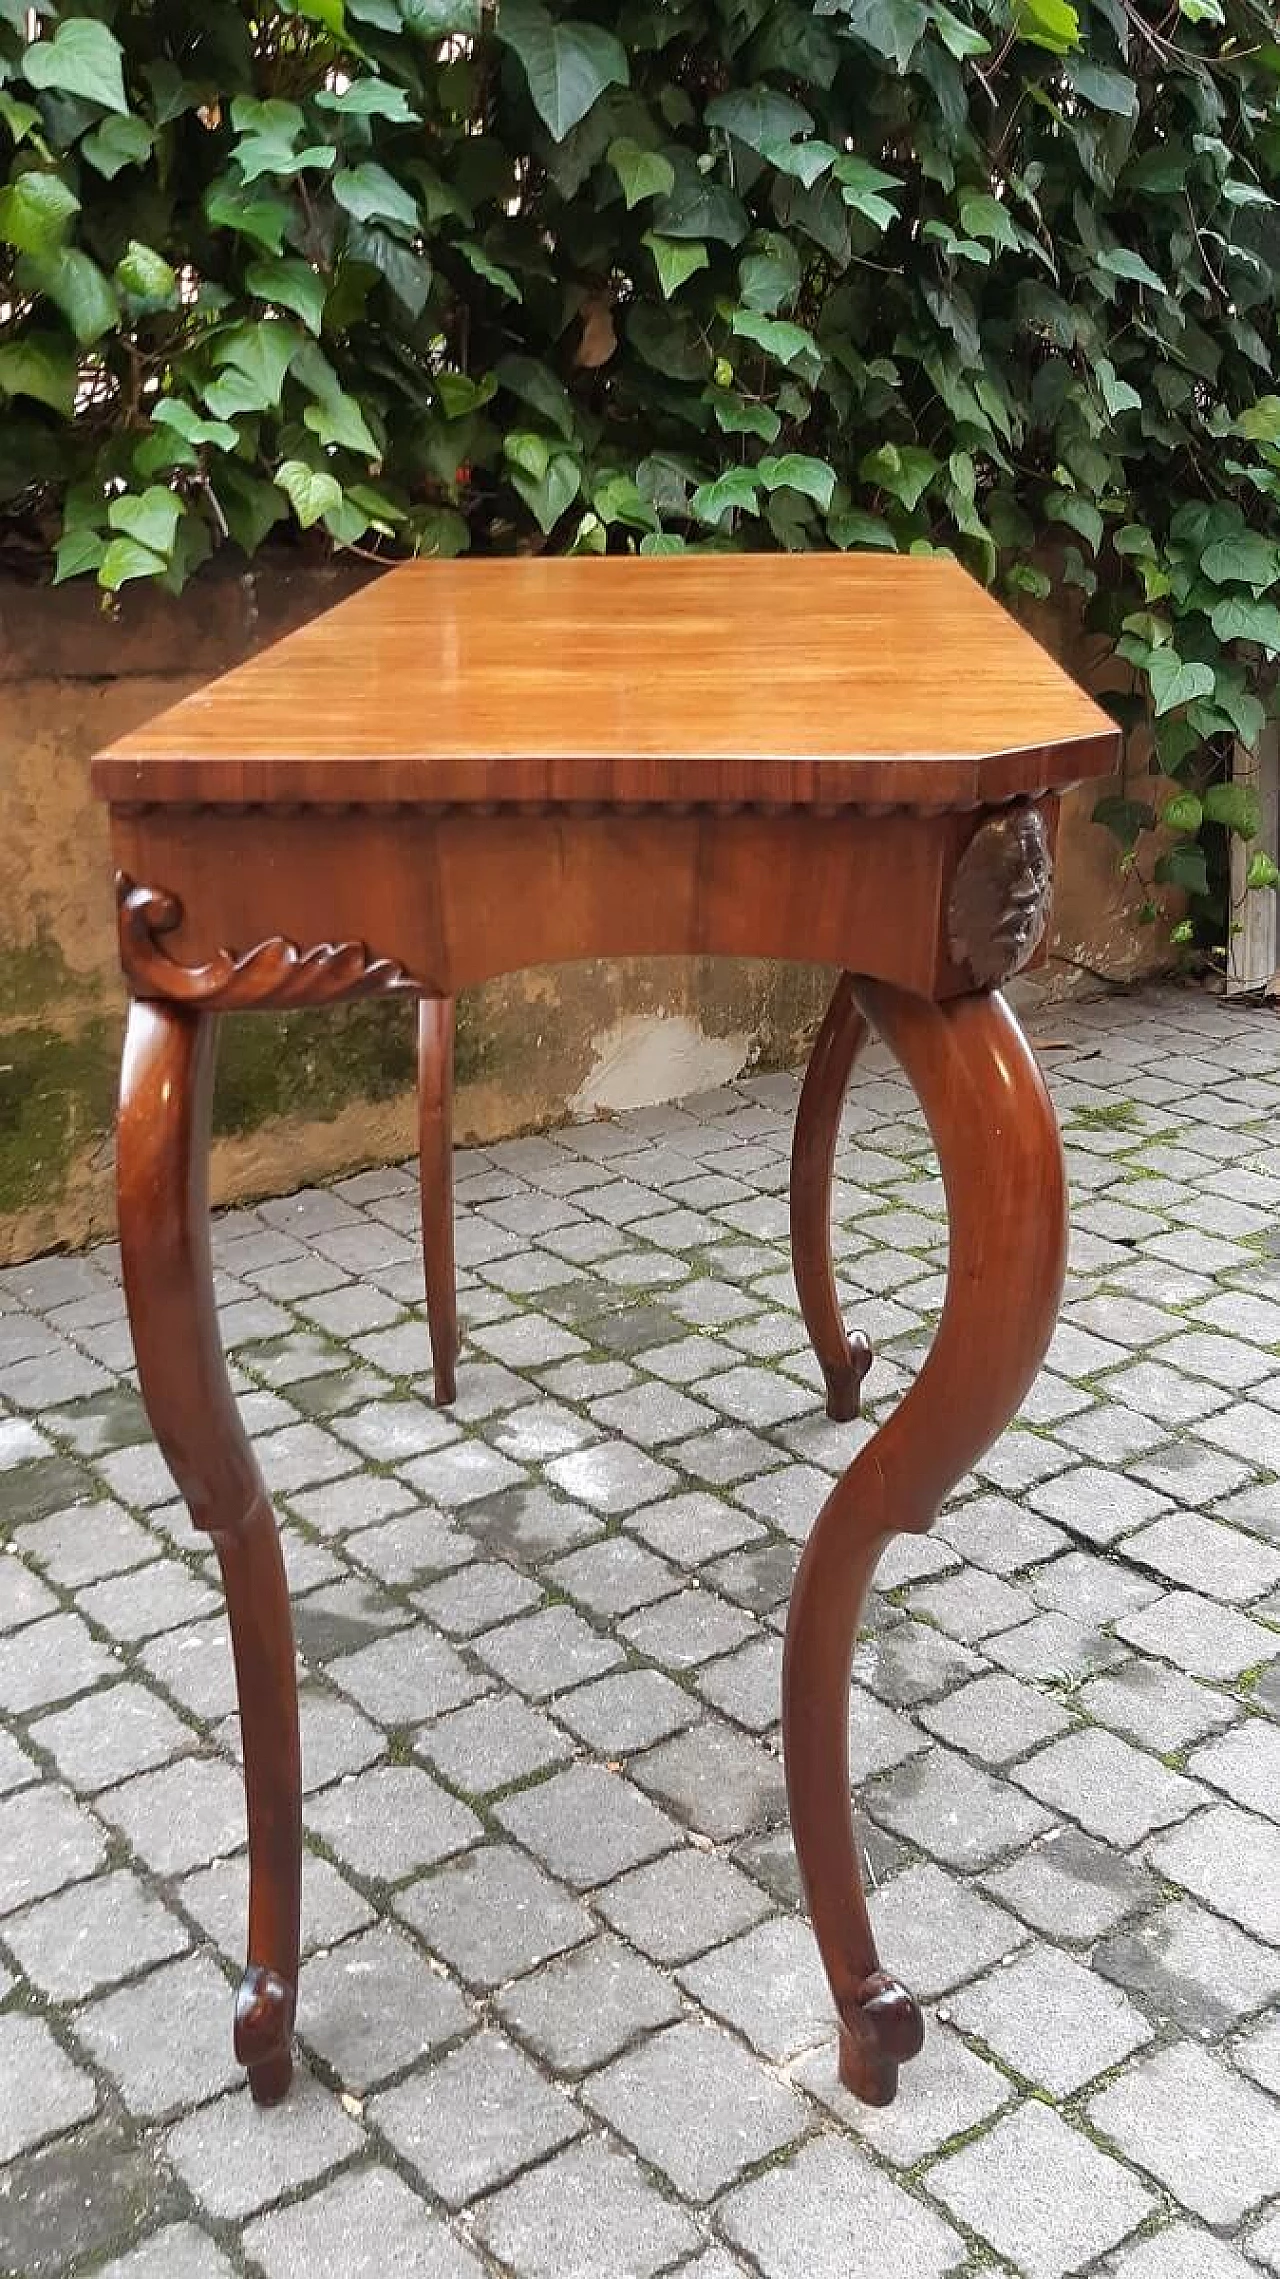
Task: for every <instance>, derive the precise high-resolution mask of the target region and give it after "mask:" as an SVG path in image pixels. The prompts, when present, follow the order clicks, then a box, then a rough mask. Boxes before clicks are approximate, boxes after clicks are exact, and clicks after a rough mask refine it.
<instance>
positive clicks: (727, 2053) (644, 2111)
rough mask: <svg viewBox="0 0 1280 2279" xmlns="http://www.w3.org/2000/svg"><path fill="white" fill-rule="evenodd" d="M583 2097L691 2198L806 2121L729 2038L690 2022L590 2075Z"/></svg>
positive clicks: (721, 2183)
mask: <svg viewBox="0 0 1280 2279" xmlns="http://www.w3.org/2000/svg"><path fill="white" fill-rule="evenodd" d="M585 2097H586V2101H587V2103H588V2105H590V2107H591V2108H592V2110H593V2111H594V2112H597V2113H599V2114H600V2115H601V2116H602V2118H603V2119H605V2120H606V2121H609V2122H610V2123H611V2124H612V2126H613V2127H614V2128H615V2129H616V2130H617V2131H618V2134H619V2135H620V2136H622V2137H623V2138H625V2139H626V2140H627V2141H629V2142H630V2143H631V2144H632V2145H634V2146H635V2148H636V2150H637V2151H638V2152H639V2153H640V2155H641V2157H642V2158H643V2159H644V2160H646V2161H647V2162H648V2164H649V2165H650V2167H654V2168H658V2169H660V2170H661V2171H662V2173H663V2175H664V2176H666V2177H668V2178H669V2179H670V2181H671V2183H673V2184H674V2185H675V2187H676V2189H677V2191H678V2192H680V2193H681V2194H682V2195H683V2196H684V2197H685V2198H686V2199H691V2200H694V2201H698V2202H702V2201H706V2200H709V2199H710V2198H712V2196H713V2195H714V2194H715V2193H717V2192H720V2191H722V2190H723V2189H724V2187H725V2186H726V2185H727V2184H730V2183H732V2182H733V2181H734V2180H735V2178H737V2177H738V2176H740V2175H741V2174H742V2171H743V2169H744V2168H747V2167H750V2166H752V2165H754V2164H755V2163H756V2162H757V2161H759V2160H763V2159H765V2158H767V2157H768V2156H770V2155H772V2154H775V2153H777V2152H779V2151H781V2150H782V2149H783V2148H784V2147H785V2146H786V2145H788V2144H791V2143H794V2141H795V2139H796V2138H797V2137H799V2136H802V2135H804V2134H806V2133H807V2129H808V2125H809V2121H808V2115H807V2113H806V2108H805V2107H804V2105H803V2104H802V2102H801V2100H800V2099H799V2098H798V2097H797V2096H796V2095H795V2092H794V2091H793V2090H791V2089H789V2088H787V2087H786V2086H785V2085H784V2084H783V2083H782V2082H781V2081H779V2080H778V2078H777V2077H776V2075H775V2074H773V2073H771V2072H769V2071H768V2070H767V2069H766V2068H765V2067H764V2066H763V2065H761V2064H760V2063H759V2061H758V2060H757V2059H755V2058H752V2057H750V2056H748V2054H747V2052H746V2051H745V2050H744V2049H743V2048H742V2046H741V2044H740V2043H739V2042H736V2041H735V2040H734V2039H733V2038H732V2036H730V2035H729V2034H726V2033H725V2032H723V2031H722V2029H720V2028H719V2027H715V2026H707V2025H703V2024H698V2023H696V2022H695V2021H694V2020H692V2019H690V2020H688V2021H687V2022H686V2023H685V2024H683V2025H678V2026H672V2027H670V2028H669V2029H668V2031H667V2032H665V2033H661V2034H657V2035H655V2036H654V2037H653V2038H652V2039H650V2040H649V2041H647V2042H645V2043H644V2044H643V2045H642V2047H641V2048H639V2049H638V2050H634V2051H632V2052H630V2053H629V2054H628V2055H627V2056H625V2057H622V2058H619V2059H618V2060H617V2061H616V2062H615V2063H614V2064H612V2065H610V2066H608V2067H606V2068H605V2070H604V2072H603V2073H598V2074H596V2075H595V2076H594V2078H593V2079H592V2080H591V2082H590V2083H589V2084H588V2085H587V2088H586V2091H585Z"/></svg>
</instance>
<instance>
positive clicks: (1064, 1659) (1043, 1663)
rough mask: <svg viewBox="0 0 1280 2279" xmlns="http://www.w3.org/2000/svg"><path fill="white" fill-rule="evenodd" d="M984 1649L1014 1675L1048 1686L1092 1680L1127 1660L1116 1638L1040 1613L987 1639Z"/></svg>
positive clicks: (1062, 1616)
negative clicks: (1012, 1628) (1072, 1681)
mask: <svg viewBox="0 0 1280 2279" xmlns="http://www.w3.org/2000/svg"><path fill="white" fill-rule="evenodd" d="M983 1650H984V1652H985V1653H986V1654H988V1655H989V1656H990V1658H991V1660H992V1661H993V1662H998V1663H999V1664H1000V1667H1001V1668H1002V1669H1006V1670H1011V1671H1012V1672H1013V1673H1014V1675H1015V1676H1017V1677H1025V1678H1032V1679H1035V1680H1036V1681H1038V1682H1040V1683H1049V1684H1052V1683H1054V1682H1058V1683H1062V1682H1064V1681H1069V1680H1078V1679H1080V1678H1086V1677H1093V1676H1094V1675H1096V1674H1097V1673H1098V1672H1099V1671H1102V1670H1111V1669H1116V1668H1118V1666H1119V1665H1120V1664H1121V1663H1122V1662H1126V1661H1127V1660H1128V1658H1129V1657H1128V1655H1127V1653H1126V1651H1125V1649H1124V1647H1123V1646H1121V1645H1120V1644H1119V1643H1118V1642H1117V1640H1116V1639H1114V1638H1110V1637H1108V1636H1107V1634H1106V1633H1105V1632H1104V1631H1101V1630H1098V1629H1095V1628H1093V1627H1091V1626H1090V1625H1089V1624H1088V1623H1083V1622H1075V1621H1073V1620H1072V1618H1071V1616H1070V1615H1066V1614H1039V1615H1037V1616H1036V1618H1035V1620H1034V1621H1033V1622H1024V1623H1022V1624H1021V1625H1020V1627H1019V1628H1018V1629H1017V1630H1004V1631H1001V1633H1000V1635H999V1637H997V1638H988V1639H986V1640H985V1641H984V1647H983Z"/></svg>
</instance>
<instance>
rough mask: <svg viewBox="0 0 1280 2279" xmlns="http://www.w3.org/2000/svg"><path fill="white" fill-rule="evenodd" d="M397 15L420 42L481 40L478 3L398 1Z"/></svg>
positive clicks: (463, 0) (476, 0)
mask: <svg viewBox="0 0 1280 2279" xmlns="http://www.w3.org/2000/svg"><path fill="white" fill-rule="evenodd" d="M400 13H401V15H402V17H403V18H404V23H405V29H406V30H407V31H410V32H413V33H414V34H415V35H416V36H417V38H418V39H420V40H447V39H453V38H455V37H461V38H464V39H478V38H479V36H480V0H400Z"/></svg>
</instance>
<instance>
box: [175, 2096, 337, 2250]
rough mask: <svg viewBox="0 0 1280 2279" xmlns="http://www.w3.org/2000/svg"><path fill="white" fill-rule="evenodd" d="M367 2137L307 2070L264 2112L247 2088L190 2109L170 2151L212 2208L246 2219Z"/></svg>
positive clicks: (184, 2176)
mask: <svg viewBox="0 0 1280 2279" xmlns="http://www.w3.org/2000/svg"><path fill="white" fill-rule="evenodd" d="M362 2142H363V2138H362V2133H361V2131H360V2130H359V2129H358V2128H357V2127H356V2126H355V2123H354V2122H353V2121H352V2120H350V2119H349V2118H348V2116H347V2115H346V2113H344V2111H343V2109H342V2106H341V2104H340V2103H339V2101H338V2099H337V2098H336V2097H335V2096H334V2095H333V2094H332V2092H331V2091H330V2090H327V2089H323V2088H321V2086H320V2084H319V2083H318V2082H317V2081H315V2080H313V2079H312V2078H311V2077H310V2076H309V2075H308V2074H305V2073H304V2074H302V2075H301V2077H298V2076H296V2075H295V2078H294V2081H293V2084H292V2087H291V2088H290V2091H289V2095H288V2097H287V2099H286V2100H285V2101H284V2103H283V2104H280V2105H275V2106H271V2107H269V2108H267V2109H266V2110H265V2111H264V2110H263V2109H262V2108H261V2107H260V2106H257V2105H255V2104H254V2102H253V2099H252V2096H251V2095H250V2092H249V2090H248V2089H247V2088H244V2089H240V2090H237V2091H235V2093H234V2094H233V2095H232V2096H230V2097H220V2098H218V2100H217V2102H216V2103H215V2104H212V2105H205V2106H203V2107H202V2108H201V2110H200V2111H199V2112H196V2113H191V2114H189V2115H188V2116H187V2117H186V2118H185V2119H184V2120H181V2121H179V2122H178V2124H177V2126H176V2127H175V2128H171V2129H170V2130H169V2133H168V2135H167V2137H166V2139H165V2155H166V2158H167V2159H168V2160H169V2161H170V2163H171V2164H172V2166H173V2167H174V2168H175V2169H176V2170H177V2172H178V2174H179V2176H180V2177H181V2178H182V2181H183V2183H184V2184H185V2185H186V2187H187V2190H188V2191H189V2192H190V2193H191V2195H192V2198H193V2199H194V2200H195V2201H196V2202H197V2203H198V2205H199V2206H200V2207H201V2208H203V2209H205V2210H206V2211H207V2213H208V2214H209V2215H211V2216H215V2217H233V2216H234V2217H241V2218H243V2217H244V2216H247V2215H251V2214H253V2213H254V2212H255V2211H256V2210H257V2209H259V2208H262V2207H265V2206H266V2204H267V2203H268V2202H269V2201H271V2200H279V2199H282V2198H283V2197H284V2195H285V2194H286V2193H287V2192H290V2191H293V2190H296V2188H297V2187H298V2185H300V2184H309V2183H311V2182H312V2181H313V2180H314V2179H315V2178H316V2177H317V2176H322V2175H323V2174H324V2172H325V2170H326V2169H328V2168H332V2167H333V2166H334V2165H335V2164H336V2163H337V2162H338V2161H340V2160H344V2159H346V2158H348V2157H349V2155H350V2154H351V2153H353V2152H355V2151H356V2150H357V2149H358V2148H359V2146H360V2145H361V2143H362Z"/></svg>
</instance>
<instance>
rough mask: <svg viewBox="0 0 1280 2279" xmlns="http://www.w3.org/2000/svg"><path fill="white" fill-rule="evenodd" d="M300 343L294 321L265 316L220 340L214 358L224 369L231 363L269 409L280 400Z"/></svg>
mask: <svg viewBox="0 0 1280 2279" xmlns="http://www.w3.org/2000/svg"><path fill="white" fill-rule="evenodd" d="M300 346H301V341H300V337H299V335H298V334H297V333H296V332H295V331H294V329H293V326H292V325H288V324H285V323H284V322H283V321H282V320H281V319H280V318H279V317H263V318H262V320H261V322H260V323H258V324H242V325H237V326H236V327H235V329H234V331H232V332H230V333H228V334H227V335H226V336H225V338H224V339H222V340H221V341H220V342H219V343H218V346H217V348H216V349H215V351H214V359H215V362H216V363H217V364H218V366H219V368H220V369H222V370H225V369H226V368H227V367H228V366H230V367H231V369H232V370H233V371H235V372H238V373H240V374H241V375H242V377H243V378H244V379H245V380H246V381H247V382H248V385H249V387H250V389H251V390H252V391H253V394H254V397H255V399H256V403H257V404H258V405H260V406H261V407H262V409H263V410H266V409H267V408H268V407H269V406H271V405H275V404H278V403H279V401H280V392H281V390H282V388H283V387H284V376H285V373H286V372H287V371H288V369H289V366H290V365H291V363H292V362H293V359H294V357H295V356H296V355H297V353H298V350H299V347H300ZM247 408H249V407H248V406H246V409H247Z"/></svg>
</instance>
